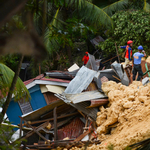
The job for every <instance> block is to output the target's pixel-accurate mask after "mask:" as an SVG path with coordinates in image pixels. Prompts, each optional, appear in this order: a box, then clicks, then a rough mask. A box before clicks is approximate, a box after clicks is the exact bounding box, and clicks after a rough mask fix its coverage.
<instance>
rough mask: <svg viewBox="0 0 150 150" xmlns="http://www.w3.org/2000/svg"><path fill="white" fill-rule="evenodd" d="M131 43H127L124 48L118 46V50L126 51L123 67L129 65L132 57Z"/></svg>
mask: <svg viewBox="0 0 150 150" xmlns="http://www.w3.org/2000/svg"><path fill="white" fill-rule="evenodd" d="M132 46H133V41H131V40H130V41H128V42H127V45H126V46H120V48H123V49H126V51H125V67H126V66H127V65H129V64H130V61H131V57H132Z"/></svg>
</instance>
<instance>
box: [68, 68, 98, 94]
mask: <svg viewBox="0 0 150 150" xmlns="http://www.w3.org/2000/svg"><path fill="white" fill-rule="evenodd" d="M96 74H97V72H96V71H93V70H91V69H88V68H87V67H85V66H82V68H81V69H80V70H79V71H78V73H77V74H76V76H75V78H74V79H73V80H71V82H70V83H69V85H68V86H67V88H66V90H65V93H66V94H77V93H81V92H82V91H83V90H85V89H86V88H87V87H88V86H89V84H90V83H91V82H92V80H93V78H94V76H95V75H96Z"/></svg>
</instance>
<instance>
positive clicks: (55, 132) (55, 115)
mask: <svg viewBox="0 0 150 150" xmlns="http://www.w3.org/2000/svg"><path fill="white" fill-rule="evenodd" d="M56 110H57V107H55V108H54V110H53V116H54V141H56V140H57V139H58V136H57V113H56Z"/></svg>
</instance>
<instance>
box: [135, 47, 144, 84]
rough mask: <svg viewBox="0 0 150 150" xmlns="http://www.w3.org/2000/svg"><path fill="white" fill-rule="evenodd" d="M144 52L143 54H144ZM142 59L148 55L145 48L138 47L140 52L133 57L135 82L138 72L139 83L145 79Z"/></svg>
mask: <svg viewBox="0 0 150 150" xmlns="http://www.w3.org/2000/svg"><path fill="white" fill-rule="evenodd" d="M142 52H143V54H142ZM142 57H146V53H145V51H144V50H143V46H141V45H140V46H139V47H138V52H136V53H134V55H133V71H132V73H133V81H134V80H135V77H136V74H137V72H138V78H137V81H140V80H141V78H142V77H143V72H142V68H141V59H142Z"/></svg>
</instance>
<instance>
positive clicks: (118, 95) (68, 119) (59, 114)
mask: <svg viewBox="0 0 150 150" xmlns="http://www.w3.org/2000/svg"><path fill="white" fill-rule="evenodd" d="M89 56H90V59H89V62H88V64H87V65H86V66H82V67H81V68H79V69H77V70H75V71H71V72H60V71H53V72H46V73H45V74H44V75H42V77H36V78H35V79H33V80H30V81H26V86H27V87H28V89H29V90H30V92H31V94H32V93H33V94H32V95H31V97H32V96H33V97H32V99H31V104H34V103H35V102H37V103H36V104H38V105H39V102H42V101H43V102H45V101H46V103H47V105H45V106H43V107H40V108H39V109H36V110H33V111H31V112H29V113H27V114H23V115H22V116H21V117H20V118H21V121H20V125H19V126H20V131H22V130H23V127H24V126H26V127H27V128H28V131H25V130H24V133H25V134H24V136H21V132H20V140H21V139H27V143H26V144H27V145H25V146H24V148H28V149H32V148H34V149H47V148H50V149H52V148H57V149H72V150H73V149H84V148H85V146H86V147H87V148H88V149H89V150H93V149H103V150H104V149H107V147H108V146H109V145H113V146H114V148H115V150H121V149H123V148H125V147H126V146H128V145H130V144H133V143H136V142H138V141H141V140H143V139H146V138H148V137H150V129H149V128H148V126H149V123H150V117H148V115H149V114H150V112H149V108H150V90H149V88H150V84H149V83H148V82H149V78H148V77H147V78H146V79H147V80H146V81H145V80H144V82H143V83H144V84H147V83H148V84H147V85H145V86H143V84H142V82H133V83H132V84H130V85H129V83H130V79H129V77H128V75H127V73H126V71H124V70H123V67H122V65H121V64H118V63H114V64H112V65H111V69H105V70H99V69H98V68H99V66H98V65H97V64H99V63H97V62H96V61H95V58H94V57H93V56H92V55H89ZM37 84H38V85H37ZM45 84H46V85H45ZM128 85H129V86H128ZM39 87H40V88H39ZM37 91H38V92H37ZM37 93H38V95H40V96H39V100H38V101H37V97H35V95H36V94H37ZM42 94H43V95H42ZM40 97H44V98H45V99H43V100H42V99H41V98H40ZM34 98H35V99H34ZM33 102H34V103H33ZM28 105H29V104H28ZM20 106H22V107H23V108H24V103H22V104H20ZM99 110H100V111H99ZM23 122H24V123H23ZM143 127H144V128H143ZM58 146H59V147H58Z"/></svg>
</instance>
